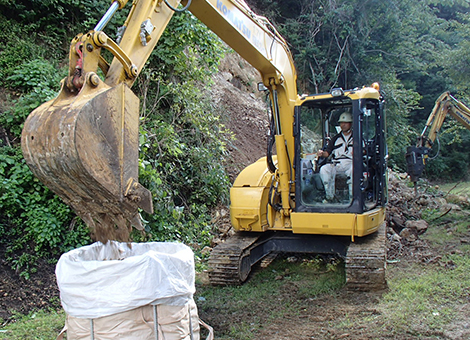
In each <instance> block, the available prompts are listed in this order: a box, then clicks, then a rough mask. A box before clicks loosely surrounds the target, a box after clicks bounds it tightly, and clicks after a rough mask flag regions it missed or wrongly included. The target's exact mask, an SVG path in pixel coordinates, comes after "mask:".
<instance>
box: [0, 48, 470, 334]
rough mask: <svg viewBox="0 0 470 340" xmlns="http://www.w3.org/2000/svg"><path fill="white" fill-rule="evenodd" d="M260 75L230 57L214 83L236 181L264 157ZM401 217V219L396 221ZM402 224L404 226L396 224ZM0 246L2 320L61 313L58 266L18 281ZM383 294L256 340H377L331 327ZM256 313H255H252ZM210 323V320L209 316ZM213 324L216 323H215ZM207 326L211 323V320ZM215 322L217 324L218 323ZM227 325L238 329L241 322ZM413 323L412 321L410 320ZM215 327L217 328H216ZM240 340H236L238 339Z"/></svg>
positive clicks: (295, 318) (307, 311) (338, 299)
mask: <svg viewBox="0 0 470 340" xmlns="http://www.w3.org/2000/svg"><path fill="white" fill-rule="evenodd" d="M257 77H258V75H257V73H256V71H253V70H252V69H250V68H249V67H248V65H247V64H246V62H244V61H243V60H241V59H239V58H238V57H236V56H229V57H228V58H227V59H226V60H225V61H224V62H223V64H222V67H221V73H220V74H218V75H217V76H216V77H215V86H214V89H213V94H212V95H213V97H214V98H215V99H216V103H217V104H219V105H221V107H222V109H223V110H224V111H225V114H224V115H223V116H224V117H225V124H226V125H227V127H229V128H230V129H231V130H232V131H233V132H234V134H235V136H236V139H235V140H233V142H232V143H231V144H230V145H229V146H228V147H229V152H230V155H231V157H230V158H229V160H228V163H227V164H228V165H229V166H230V169H231V170H230V177H231V180H232V181H233V179H234V178H235V176H236V174H237V173H238V172H239V171H240V170H241V169H242V168H243V167H245V166H246V165H248V164H250V163H252V162H254V161H256V160H257V159H259V158H260V157H263V156H264V155H265V150H266V137H267V131H268V118H267V113H266V108H265V106H264V104H263V103H262V101H261V100H260V97H259V94H258V93H256V92H255V91H254V88H255V86H256V82H257V81H258V78H257ZM398 220H399V217H397V221H398ZM397 223H399V222H397ZM440 251H442V250H439V249H432V248H430V247H429V245H428V244H427V243H426V242H424V241H422V242H421V241H420V242H414V243H413V244H409V245H408V246H407V247H400V248H397V247H396V246H393V245H392V244H390V249H389V259H396V258H399V259H400V264H393V265H390V267H391V269H392V270H397V268H398V270H399V267H398V266H406V265H407V264H408V263H411V262H420V261H423V259H430V258H433V257H436V256H438V255H439V252H440ZM3 255H4V254H3V252H2V249H1V244H0V282H1V285H0V318H1V319H3V323H7V322H9V321H11V319H12V318H14V316H13V315H14V314H13V313H15V312H17V313H21V314H27V313H29V312H31V311H33V310H35V309H38V308H40V309H42V308H46V307H47V308H54V309H60V308H61V307H60V302H59V290H58V288H57V284H56V279H55V273H54V270H55V266H54V265H52V264H48V263H46V262H43V263H38V266H37V267H38V271H37V273H34V274H32V275H31V277H30V279H29V280H26V279H24V278H22V277H20V276H19V274H18V273H16V272H15V271H13V270H12V269H11V268H10V267H9V266H8V265H6V263H5V260H4V256H3ZM380 297H381V293H353V292H347V291H340V292H338V293H337V294H335V295H334V297H333V298H331V296H320V297H316V298H315V299H312V300H307V301H305V305H304V306H303V309H302V311H301V313H300V315H299V314H296V315H291V316H289V315H288V316H286V317H283V318H282V319H279V320H275V322H274V323H272V325H271V326H270V327H267V328H264V329H262V330H261V331H260V333H259V334H258V336H257V338H258V339H260V340H262V339H266V340H281V339H292V340H303V339H354V340H359V339H377V333H376V332H375V330H376V329H377V325H374V324H373V321H371V327H372V328H373V329H374V331H371V329H369V328H368V327H367V325H366V326H364V325H363V324H361V326H360V327H351V330H347V331H342V330H341V328H338V327H332V325H338V324H339V323H347V322H348V321H349V320H354V319H356V318H358V317H364V318H365V317H370V319H371V320H373V319H374V315H377V313H380V312H379V311H377V309H376V308H375V306H376V304H377V301H378V300H379V299H380ZM469 306H470V305H469V304H468V303H463V304H462V306H461V309H462V310H461V311H460V312H461V315H467V316H470V314H469V312H470V307H469ZM247 313H255V311H247ZM205 317H207V316H205ZM210 319H211V320H212V321H214V320H216V317H215V316H213V317H210ZM206 321H208V320H206ZM214 322H216V321H214ZM224 322H225V323H229V324H230V323H233V324H236V323H237V322H239V320H238V319H237V317H236V316H234V317H233V319H232V320H224ZM410 322H412V320H410ZM212 326H214V327H217V325H216V324H212ZM469 328H470V326H469V324H468V322H467V321H466V320H463V319H458V320H457V321H456V323H455V324H453V325H450V326H449V330H448V331H447V333H440V334H429V335H426V336H424V337H420V339H453V340H460V339H462V340H463V339H469V338H470V329H469ZM380 338H381V339H392V338H393V339H401V340H404V339H418V338H413V337H409V336H406V337H405V336H404V337H402V338H397V337H396V336H393V337H392V336H390V337H387V336H381V337H380ZM234 340H237V339H234Z"/></svg>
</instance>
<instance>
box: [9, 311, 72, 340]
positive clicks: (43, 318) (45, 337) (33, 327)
mask: <svg viewBox="0 0 470 340" xmlns="http://www.w3.org/2000/svg"><path fill="white" fill-rule="evenodd" d="M13 320H15V322H12V323H10V324H9V325H8V326H7V327H4V328H3V327H2V329H1V330H0V338H2V339H8V340H20V339H31V340H33V339H34V340H50V339H55V338H56V337H57V335H58V334H59V333H60V331H61V330H62V328H64V324H65V313H64V312H62V311H60V312H57V311H46V310H39V311H36V312H33V313H30V314H29V315H15V316H14V317H13ZM0 321H1V319H0Z"/></svg>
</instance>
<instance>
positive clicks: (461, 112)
mask: <svg viewBox="0 0 470 340" xmlns="http://www.w3.org/2000/svg"><path fill="white" fill-rule="evenodd" d="M447 116H451V117H453V118H455V119H456V120H457V121H458V122H459V123H460V124H461V125H462V126H464V127H465V128H467V130H470V109H469V108H468V107H467V106H466V105H465V104H464V103H462V102H461V101H459V100H458V99H456V98H455V97H454V96H452V95H451V94H450V92H444V93H443V94H441V95H440V96H439V97H438V98H437V100H436V102H435V104H434V107H433V109H432V111H431V113H430V114H429V116H428V119H427V121H426V124H425V126H424V128H423V131H422V132H421V134H420V135H419V136H418V138H417V141H416V145H413V146H409V147H408V148H407V152H406V165H407V173H408V175H409V176H410V179H411V181H412V182H413V183H414V187H415V191H417V182H418V180H419V178H420V176H421V175H422V173H423V171H424V169H425V166H426V163H427V161H428V159H429V153H430V152H431V149H432V147H433V145H434V142H435V141H436V139H437V138H438V135H439V132H440V130H441V127H442V124H443V123H444V120H445V119H446V117H447Z"/></svg>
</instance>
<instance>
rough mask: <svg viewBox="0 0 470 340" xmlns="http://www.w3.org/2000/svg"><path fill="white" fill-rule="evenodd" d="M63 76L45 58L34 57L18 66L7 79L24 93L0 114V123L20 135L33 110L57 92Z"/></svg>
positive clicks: (12, 87) (12, 86)
mask: <svg viewBox="0 0 470 340" xmlns="http://www.w3.org/2000/svg"><path fill="white" fill-rule="evenodd" d="M61 78H62V76H61V73H60V72H57V68H56V67H54V65H53V64H51V63H50V62H48V61H46V60H44V59H34V60H31V61H27V62H24V63H23V64H21V65H20V66H17V67H16V68H15V69H14V70H13V72H12V75H10V76H9V77H8V78H7V81H8V84H9V87H10V88H11V89H15V90H17V91H21V92H23V93H24V94H23V95H22V96H21V97H20V98H19V99H17V100H14V101H13V102H12V104H13V105H12V107H11V108H10V109H8V110H7V111H6V112H5V113H4V114H3V115H2V116H0V125H2V126H3V127H5V128H8V129H9V130H10V132H11V133H13V134H14V135H16V136H19V135H20V134H21V130H22V128H23V123H24V121H25V119H26V117H27V116H28V115H29V114H30V113H31V111H33V110H34V109H35V108H36V107H38V106H39V105H41V104H42V103H44V102H46V101H47V100H49V99H52V98H53V97H54V96H55V95H56V94H57V90H58V89H59V86H60V80H61Z"/></svg>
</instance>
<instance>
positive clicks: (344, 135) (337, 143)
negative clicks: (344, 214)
mask: <svg viewBox="0 0 470 340" xmlns="http://www.w3.org/2000/svg"><path fill="white" fill-rule="evenodd" d="M338 123H339V126H340V128H341V132H340V133H338V134H337V135H336V136H334V137H333V139H332V140H331V142H330V143H329V144H328V147H327V148H326V149H325V150H318V152H317V156H318V157H324V158H328V157H330V156H332V157H331V160H332V162H331V163H327V164H325V165H323V166H322V167H321V168H320V178H321V180H322V182H323V185H324V187H325V193H326V199H327V201H330V202H331V201H333V199H334V197H335V177H336V175H337V174H345V175H346V176H347V177H348V179H347V184H348V187H349V198H350V199H351V198H352V180H351V178H352V156H353V134H352V115H351V114H350V113H349V112H343V113H342V114H341V115H340V116H339V119H338Z"/></svg>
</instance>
